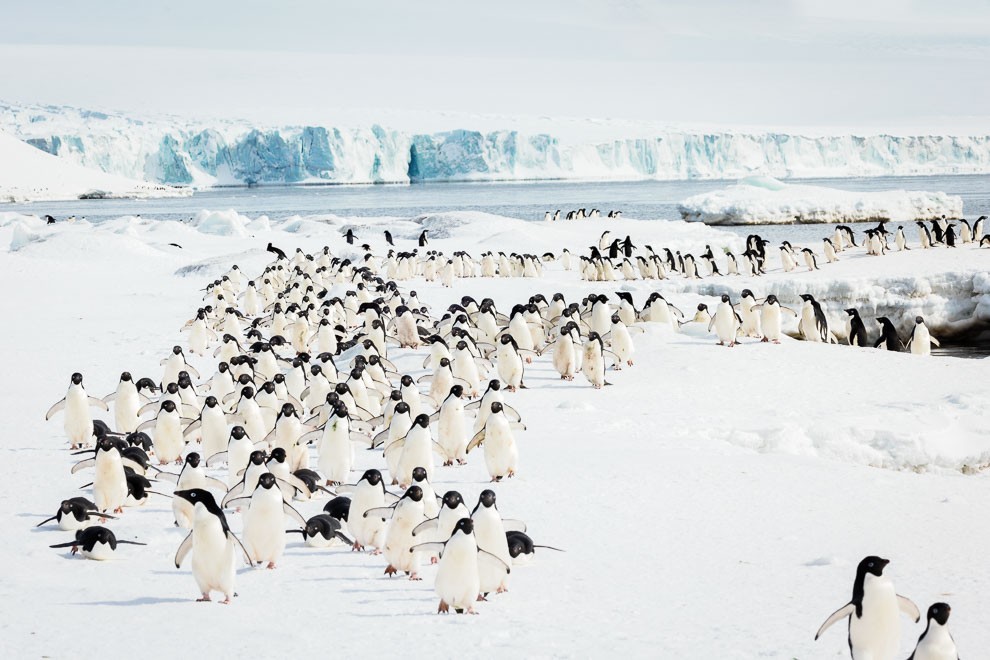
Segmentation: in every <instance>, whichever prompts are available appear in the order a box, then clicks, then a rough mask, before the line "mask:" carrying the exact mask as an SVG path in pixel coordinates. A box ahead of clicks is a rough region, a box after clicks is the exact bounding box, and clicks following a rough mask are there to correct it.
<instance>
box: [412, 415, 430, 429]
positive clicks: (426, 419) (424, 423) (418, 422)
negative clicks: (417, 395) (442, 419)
mask: <svg viewBox="0 0 990 660" xmlns="http://www.w3.org/2000/svg"><path fill="white" fill-rule="evenodd" d="M413 426H419V427H422V428H424V429H425V428H429V426H430V416H429V415H426V414H419V415H416V419H415V420H414V421H413Z"/></svg>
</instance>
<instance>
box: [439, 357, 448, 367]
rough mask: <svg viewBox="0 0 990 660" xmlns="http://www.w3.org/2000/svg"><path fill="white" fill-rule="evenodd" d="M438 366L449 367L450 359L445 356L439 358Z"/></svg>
mask: <svg viewBox="0 0 990 660" xmlns="http://www.w3.org/2000/svg"><path fill="white" fill-rule="evenodd" d="M440 366H441V367H449V366H450V360H448V359H447V358H440Z"/></svg>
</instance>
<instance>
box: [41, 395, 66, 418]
mask: <svg viewBox="0 0 990 660" xmlns="http://www.w3.org/2000/svg"><path fill="white" fill-rule="evenodd" d="M60 410H65V399H62V400H61V401H57V402H56V403H55V404H54V405H52V407H51V408H49V409H48V412H46V413H45V421H46V422H47V421H48V420H49V419H51V418H52V415H54V414H55V413H57V412H59V411H60Z"/></svg>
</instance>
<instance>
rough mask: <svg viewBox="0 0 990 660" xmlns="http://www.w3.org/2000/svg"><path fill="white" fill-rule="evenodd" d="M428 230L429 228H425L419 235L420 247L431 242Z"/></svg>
mask: <svg viewBox="0 0 990 660" xmlns="http://www.w3.org/2000/svg"><path fill="white" fill-rule="evenodd" d="M428 231H429V229H424V230H423V233H422V234H420V235H419V247H426V245H427V244H428V243H429V241H428V240H427V239H426V232H428Z"/></svg>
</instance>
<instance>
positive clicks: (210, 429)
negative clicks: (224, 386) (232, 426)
mask: <svg viewBox="0 0 990 660" xmlns="http://www.w3.org/2000/svg"><path fill="white" fill-rule="evenodd" d="M199 429H200V436H201V437H202V443H203V444H202V446H203V456H205V457H206V458H209V457H210V456H213V455H214V454H219V453H220V452H222V451H223V450H224V442H226V440H227V437H228V435H229V433H228V431H227V418H226V416H225V415H224V414H223V412H222V411H221V410H220V406H217V407H216V408H206V409H204V410H203V413H202V421H201V423H200V427H199Z"/></svg>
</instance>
